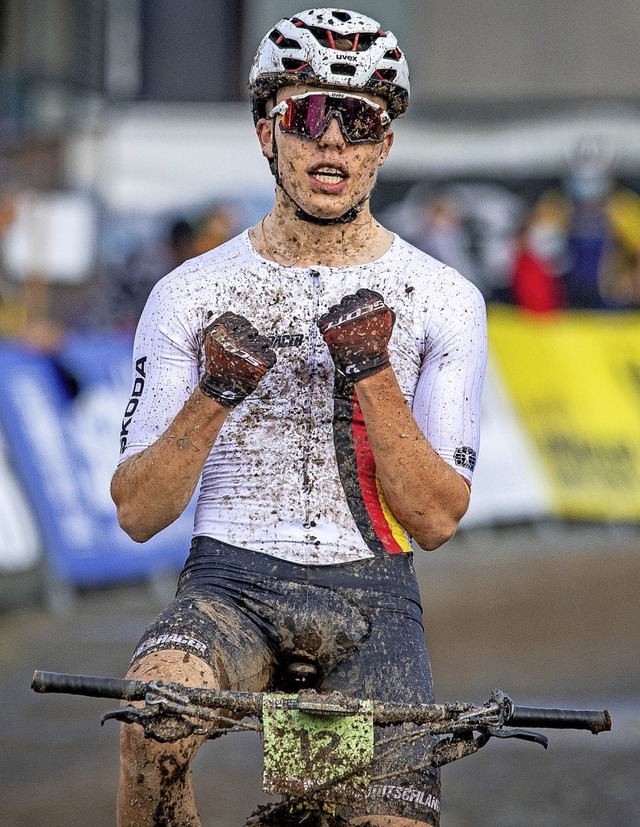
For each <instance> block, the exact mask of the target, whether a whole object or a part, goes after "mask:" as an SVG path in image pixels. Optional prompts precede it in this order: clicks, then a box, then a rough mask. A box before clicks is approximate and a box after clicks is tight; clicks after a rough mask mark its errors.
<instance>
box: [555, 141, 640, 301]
mask: <svg viewBox="0 0 640 827" xmlns="http://www.w3.org/2000/svg"><path fill="white" fill-rule="evenodd" d="M563 197H564V207H563V211H564V213H565V216H566V218H565V225H564V227H565V229H564V231H565V237H566V257H565V262H564V285H565V290H566V296H567V305H568V306H569V307H571V308H575V309H600V310H602V309H615V308H621V307H638V306H640V197H639V196H638V195H637V193H635V192H632V191H631V190H629V189H626V188H624V187H621V186H619V185H618V184H617V182H616V180H615V176H614V169H613V154H612V153H611V152H610V151H608V150H607V148H606V146H605V145H604V144H603V143H602V142H601V141H599V140H597V139H593V138H588V139H584V140H582V141H581V142H580V143H579V144H578V146H577V147H576V149H575V151H574V153H573V155H572V157H571V159H570V162H569V168H568V172H567V175H566V177H565V180H564V183H563ZM554 199H555V200H556V201H557V193H555V194H553V195H552V196H551V200H554ZM544 201H547V202H548V201H549V199H547V198H543V202H544Z"/></svg>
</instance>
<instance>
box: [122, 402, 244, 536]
mask: <svg viewBox="0 0 640 827" xmlns="http://www.w3.org/2000/svg"><path fill="white" fill-rule="evenodd" d="M229 412H230V411H229V408H225V407H223V406H222V405H219V404H218V403H217V402H215V401H214V400H213V399H210V398H209V397H207V396H205V394H203V393H202V391H201V390H200V388H196V390H195V391H194V392H193V394H192V395H191V397H190V398H189V399H188V400H187V402H186V403H185V404H184V406H183V408H182V409H181V411H180V412H179V413H178V414H177V416H176V417H175V419H174V420H173V421H172V423H171V424H170V426H169V427H168V428H167V430H166V431H165V433H164V434H163V435H162V436H161V437H159V438H158V440H157V441H156V442H154V443H153V445H150V446H149V447H148V448H146V449H145V450H144V451H142V452H141V453H139V454H136V455H135V456H132V457H130V458H129V459H127V460H125V462H123V463H122V465H120V466H119V468H118V469H117V471H116V473H115V474H114V477H113V480H112V483H111V496H112V497H113V500H114V502H115V504H116V508H117V512H118V521H119V523H120V525H121V526H122V528H123V529H124V530H125V531H126V532H127V534H128V535H129V536H130V537H131V538H132V539H133V540H136V541H137V542H144V541H145V540H148V539H149V538H150V537H153V536H154V535H155V534H157V533H158V532H159V531H161V530H162V529H163V528H166V527H167V526H168V525H170V524H171V523H172V522H173V521H174V520H176V519H177V518H178V517H179V516H180V514H182V512H183V511H184V509H185V508H186V506H187V505H188V503H189V500H190V499H191V497H192V495H193V492H194V491H195V489H196V486H197V484H198V481H199V479H200V475H201V474H202V469H203V468H204V464H205V462H206V459H207V457H208V456H209V453H210V451H211V448H212V447H213V445H214V443H215V441H216V438H217V436H218V434H219V433H220V429H221V428H222V426H223V424H224V422H225V420H226V418H227V416H228V415H229Z"/></svg>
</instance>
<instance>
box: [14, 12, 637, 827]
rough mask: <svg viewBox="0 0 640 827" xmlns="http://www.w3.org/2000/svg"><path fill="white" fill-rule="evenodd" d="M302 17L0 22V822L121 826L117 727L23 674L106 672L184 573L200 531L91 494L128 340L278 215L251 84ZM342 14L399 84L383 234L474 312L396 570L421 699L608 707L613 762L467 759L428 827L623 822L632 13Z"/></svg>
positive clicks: (213, 808)
mask: <svg viewBox="0 0 640 827" xmlns="http://www.w3.org/2000/svg"><path fill="white" fill-rule="evenodd" d="M345 2H346V0H345ZM303 5H304V4H302V3H301V2H300V0H0V624H2V629H3V632H4V634H0V640H1V641H2V643H1V645H0V665H1V666H2V673H3V685H2V687H0V692H1V693H2V696H3V703H2V704H1V708H0V717H1V716H4V717H2V721H1V723H0V729H1V730H2V732H3V739H2V744H3V749H0V764H1V766H0V784H2V785H3V791H2V795H0V823H2V825H7V826H8V827H14V825H15V827H22V825H26V824H28V825H29V827H40V825H42V827H44V825H46V827H57V826H58V825H65V827H76V825H77V826H78V827H80V825H82V826H83V827H84V825H86V824H89V823H90V824H93V825H96V827H101V825H103V824H104V825H105V827H106V825H109V824H111V823H112V813H113V806H114V805H113V796H114V794H115V772H116V760H115V753H116V751H117V745H116V740H117V736H116V735H115V730H114V736H113V739H112V740H111V741H109V740H108V736H106V735H105V738H103V739H99V738H98V737H97V734H96V733H97V731H96V717H97V713H96V708H95V707H94V706H92V707H91V708H90V709H89V708H88V707H87V711H86V715H85V716H84V718H82V717H81V714H80V712H81V710H80V706H79V703H78V699H73V701H70V703H69V705H68V706H66V710H67V712H66V713H61V712H60V706H58V702H59V701H60V700H61V699H60V698H56V699H48V700H51V704H49V705H45V704H44V702H43V699H42V698H40V697H32V696H33V693H30V692H28V689H27V687H28V685H29V680H30V675H31V673H32V670H33V669H34V668H40V667H42V668H53V669H61V670H67V671H72V672H79V673H84V674H113V675H117V674H121V673H123V672H124V671H125V669H126V660H127V658H128V657H129V655H130V652H131V651H132V648H133V646H134V643H135V641H136V640H137V639H138V637H139V634H140V632H141V630H142V628H143V627H144V625H146V622H147V620H148V619H150V617H151V616H152V615H153V614H155V611H156V608H157V605H158V604H159V603H161V602H162V600H164V598H165V597H166V593H167V591H166V590H167V581H168V582H170V583H171V588H172V587H173V584H174V583H175V573H176V572H177V571H179V570H180V568H181V566H182V563H183V560H184V557H185V554H186V551H187V548H188V544H189V537H190V534H191V526H192V520H193V510H192V508H191V506H190V507H189V508H188V509H187V511H186V512H185V514H184V515H183V517H182V518H180V519H179V520H178V521H176V523H174V524H173V525H172V526H170V527H169V528H167V529H166V530H165V531H164V532H161V534H160V535H158V536H157V537H154V538H153V539H152V540H151V541H149V542H148V543H144V544H142V545H140V544H135V543H133V542H132V541H130V540H129V538H128V537H127V536H126V535H125V534H124V532H122V531H121V530H120V528H119V526H118V525H117V521H116V518H115V509H114V506H113V503H112V501H111V498H110V495H109V483H110V479H111V475H112V473H113V469H114V466H115V463H116V462H117V453H118V443H119V431H120V427H121V424H120V423H121V421H122V414H123V411H124V410H125V407H126V406H127V400H129V395H130V392H131V376H130V361H131V340H132V336H133V332H134V329H135V326H136V322H137V320H138V318H139V316H140V313H141V311H142V308H143V306H144V303H145V300H146V298H147V296H148V295H149V292H150V291H151V289H152V288H153V286H154V284H155V283H156V282H157V281H158V280H159V279H160V278H162V277H163V276H164V275H165V274H166V273H168V272H169V271H170V270H172V269H173V268H174V267H175V266H177V265H178V264H180V263H181V262H183V261H185V260H186V259H188V258H190V257H192V256H195V255H198V254H199V253H201V252H204V251H206V250H209V249H211V248H212V247H215V246H216V245H219V244H221V243H223V242H224V241H225V240H226V239H228V238H230V237H231V236H233V235H234V234H236V233H238V232H240V231H241V230H242V229H244V228H245V227H248V226H250V225H252V224H255V223H256V222H258V221H259V220H260V218H261V217H262V216H263V215H264V214H265V213H266V212H267V211H268V210H269V208H270V206H271V203H272V200H273V179H272V177H271V175H270V173H269V170H268V167H267V164H266V162H265V161H264V159H263V158H262V156H261V154H260V151H259V146H258V142H257V140H256V137H255V134H254V132H253V124H252V119H251V115H250V112H249V106H248V97H247V90H246V80H247V75H248V71H249V66H250V63H251V58H252V55H253V53H254V51H255V49H256V46H257V44H258V42H259V40H260V38H261V37H262V35H263V34H264V32H266V31H267V30H268V29H269V28H270V27H272V26H273V25H274V24H275V23H276V22H277V21H278V20H280V19H281V18H282V17H285V16H290V15H292V14H294V13H295V12H298V11H300V7H301V6H303ZM347 5H348V6H349V5H352V6H353V7H355V9H356V10H357V11H360V12H362V13H364V14H368V15H370V16H372V17H374V18H375V19H377V20H380V21H381V23H382V25H383V26H384V27H385V28H388V29H391V30H392V31H393V32H394V33H395V34H396V35H397V36H398V39H399V42H400V44H401V46H402V48H403V50H404V51H405V52H406V54H407V58H408V62H409V65H410V68H411V81H412V90H411V105H410V108H409V112H408V113H407V115H406V116H405V117H403V118H401V119H399V120H398V121H397V122H396V123H395V124H394V130H395V133H396V141H395V144H394V147H393V150H392V152H391V154H390V156H389V159H388V161H387V163H385V165H384V167H382V168H381V170H380V175H379V180H378V185H377V187H376V190H375V192H374V195H373V201H372V209H373V212H374V214H375V216H376V217H377V218H379V220H380V221H381V222H382V223H383V224H385V225H386V226H388V227H389V228H390V229H392V230H394V231H397V232H398V233H399V234H400V235H402V236H403V237H404V238H406V239H407V240H409V241H411V242H412V243H414V244H415V245H417V246H418V247H420V248H421V249H423V250H425V251H426V252H427V253H430V254H431V255H433V256H435V257H436V258H437V259H439V260H441V261H443V262H445V263H446V264H448V265H451V266H453V267H455V268H456V269H458V270H459V271H460V272H461V273H462V274H463V275H465V276H466V277H467V278H469V279H470V280H471V281H473V282H474V283H475V284H476V285H477V286H478V288H479V289H480V290H481V291H482V293H483V295H484V296H485V298H486V300H487V304H488V310H489V313H488V316H489V367H488V372H487V381H486V384H485V393H484V397H483V409H482V448H481V454H480V460H479V462H478V468H477V471H476V474H475V476H474V491H473V497H472V500H471V507H470V510H469V512H468V513H467V514H466V515H465V518H464V520H463V523H462V525H461V529H460V531H459V532H458V535H457V536H456V538H454V540H453V541H452V542H451V543H449V544H447V546H446V547H445V548H444V549H442V550H441V551H440V552H438V554H436V555H416V565H417V566H418V573H419V576H420V579H421V588H422V590H423V593H424V596H425V601H424V602H425V607H426V620H427V621H428V623H429V625H430V627H431V630H430V633H429V634H430V640H431V644H430V645H431V653H432V661H433V664H434V674H435V675H436V676H437V680H436V686H437V687H439V688H438V692H439V693H440V698H441V699H445V698H446V699H448V700H451V699H453V698H454V697H460V696H462V695H463V694H466V692H467V691H468V692H469V693H470V694H473V693H476V692H477V693H478V698H479V697H482V696H483V693H484V692H485V691H486V690H487V689H489V690H490V689H491V688H492V687H493V686H497V685H502V683H503V681H505V682H506V685H505V686H504V688H505V689H507V690H510V691H513V693H514V697H515V698H517V699H518V700H519V701H520V702H523V703H526V702H530V703H534V705H537V704H540V705H547V704H548V703H549V701H550V699H553V698H557V704H558V705H566V704H567V703H568V704H569V705H572V704H573V703H574V702H575V701H576V698H584V699H585V701H584V703H585V705H587V706H588V705H590V704H595V705H596V706H595V707H594V708H600V704H602V705H603V706H609V708H610V709H612V707H611V704H612V703H613V704H616V706H615V708H614V709H613V711H614V722H615V723H614V729H615V732H614V733H612V734H611V735H612V738H614V739H616V740H614V741H611V742H609V741H601V739H604V738H605V737H606V736H604V735H603V736H600V737H599V738H598V739H597V742H598V743H597V744H596V745H595V746H593V745H591V746H590V744H589V743H585V742H584V741H583V740H580V742H579V746H578V741H577V740H576V741H575V742H574V741H573V740H570V741H568V742H567V743H566V745H565V748H564V749H562V748H560V749H559V750H555V749H554V750H553V751H552V750H549V753H550V755H549V756H548V757H547V756H545V757H544V759H540V760H544V762H545V763H544V764H542V763H537V760H538V759H537V757H536V756H534V757H532V758H531V759H529V758H527V762H526V763H523V757H524V755H525V753H524V751H523V752H522V753H520V752H519V751H516V750H515V749H513V748H510V746H509V745H507V746H506V747H505V749H504V751H503V749H502V747H500V748H496V750H495V752H494V753H493V758H492V757H491V756H492V753H489V755H487V756H486V757H485V758H482V759H480V761H479V762H476V763H473V762H474V761H476V759H473V758H472V759H469V761H470V762H471V763H470V766H469V768H468V775H457V776H456V778H457V779H458V780H457V782H456V783H451V784H449V786H448V792H447V796H446V799H445V801H446V802H448V803H445V813H444V816H443V827H467V825H471V824H473V825H474V827H485V825H491V827H501V825H503V827H515V825H517V824H539V823H540V824H542V823H544V824H547V825H549V827H565V825H572V824H578V823H579V824H581V825H585V827H605V825H606V827H609V825H611V824H615V825H617V827H618V825H619V827H632V825H633V827H635V825H637V823H638V812H640V801H639V799H638V795H639V787H638V784H637V778H638V774H639V772H640V751H639V750H638V744H640V733H639V732H638V720H639V719H640V718H639V716H638V700H637V698H638V693H637V687H638V676H639V675H640V661H639V655H638V647H637V645H636V646H633V645H630V642H631V641H633V640H637V639H638V625H639V617H640V616H639V615H638V612H637V608H636V606H637V592H638V587H639V586H638V584H640V556H639V555H638V553H637V552H638V537H639V533H638V526H639V525H640V312H639V311H640V93H639V87H638V77H639V76H640V50H639V49H638V43H640V6H639V5H638V3H636V2H629V0H610V2H608V3H603V2H601V0H573V2H571V3H558V2H557V0H537V2H536V3H531V2H528V3H525V2H522V0H490V2H484V3H479V2H474V0H446V2H445V0H395V2H393V3H389V2H388V0H353V3H352V2H351V0H349V2H348V3H347ZM129 404H135V400H134V401H133V402H131V401H130V402H129ZM105 587H108V588H107V590H106V591H105ZM149 587H150V588H149ZM129 589H131V590H129ZM161 598H162V600H161ZM34 603H35V604H36V607H37V608H36V609H32V607H33V605H34ZM73 606H75V607H76V614H75V615H74V614H73V613H71V617H70V619H68V620H67V622H64V621H63V620H62V619H61V618H62V616H63V613H61V612H60V611H59V610H60V609H69V608H70V607H73ZM5 609H17V611H12V612H5V611H4V610H5ZM30 609H32V610H30ZM52 609H53V610H56V612H52V611H50V610H52ZM67 617H68V615H67ZM68 700H70V699H68ZM105 729H107V728H105ZM588 737H590V736H588ZM43 738H46V744H47V749H44V748H43V744H44V741H43ZM221 741H226V739H221ZM609 743H611V746H610V747H609V748H608V749H604V750H603V749H602V748H601V746H602V744H604V745H605V746H607V745H608V744H609ZM556 744H557V741H556V739H555V737H554V747H555V745H556ZM524 749H525V747H523V750H524ZM527 749H529V748H528V747H527ZM534 749H535V748H534ZM488 750H491V747H489V748H488ZM507 750H509V751H507ZM552 752H553V753H554V755H555V756H556V757H555V759H554V758H553V757H552V755H551V753H552ZM249 753H250V750H249V751H247V752H246V753H244V754H241V753H240V752H239V751H236V750H235V747H234V748H233V750H231V751H230V753H229V762H230V763H229V770H228V774H227V775H223V782H224V783H223V785H222V786H223V789H222V790H220V789H218V788H214V787H213V786H212V782H211V778H212V777H213V776H214V775H217V774H219V771H220V766H221V765H220V763H217V764H216V767H215V771H214V769H211V770H209V768H208V765H203V768H204V769H203V773H202V778H203V779H205V776H206V779H205V780H203V783H204V784H206V787H205V789H206V790H207V791H208V793H207V795H206V796H203V805H204V807H205V812H204V813H203V823H206V824H207V825H212V827H228V825H229V824H232V823H240V818H239V817H237V818H235V817H234V818H232V817H231V815H230V812H231V810H233V808H235V809H236V810H237V809H238V807H239V806H240V805H242V806H244V805H245V804H246V805H247V806H249V802H248V801H240V800H239V799H238V796H237V790H238V789H241V788H242V789H244V787H245V783H248V782H247V778H248V777H249V776H250V775H251V777H253V776H255V777H256V778H257V777H258V775H259V770H258V769H257V768H256V767H253V766H251V767H249V766H248V764H247V763H246V762H248V761H249V760H250V755H249ZM500 754H501V755H503V756H505V758H504V763H496V761H498V760H499V759H498V758H496V756H499V755H500ZM526 755H527V756H528V755H529V753H528V752H527V753H526ZM516 759H518V760H516ZM216 760H217V759H216ZM554 760H555V762H556V763H553V761H554ZM243 761H245V764H243V763H242V762H243ZM529 761H530V762H531V763H529ZM460 763H461V764H463V765H464V764H465V762H460ZM222 766H223V767H224V766H226V765H225V764H224V762H223V764H222ZM543 766H544V767H546V768H547V769H546V772H545V773H543V772H542V767H543ZM483 768H485V769H484V773H483ZM249 769H251V773H249ZM254 770H255V772H254ZM455 772H457V770H455ZM461 772H463V773H466V772H467V767H466V766H464V767H463V769H462V771H461ZM448 777H451V776H448ZM532 779H535V783H532ZM225 795H226V798H225ZM231 797H233V801H230V798H231ZM70 801H73V803H74V804H73V807H71V808H70V807H69V802H70ZM220 801H222V802H223V805H224V806H223V807H222V815H220V812H219V811H220V806H219V802H220ZM225 802H226V803H225ZM225 807H228V808H230V809H228V810H225ZM207 808H208V809H207ZM207 813H209V815H208V816H207ZM214 814H215V815H214Z"/></svg>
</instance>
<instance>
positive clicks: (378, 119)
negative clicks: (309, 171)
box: [267, 92, 391, 144]
mask: <svg viewBox="0 0 640 827" xmlns="http://www.w3.org/2000/svg"><path fill="white" fill-rule="evenodd" d="M275 115H280V116H281V118H280V128H281V129H282V131H283V132H286V133H287V134H289V135H299V136H300V137H302V138H311V139H312V140H316V138H319V137H320V136H321V135H322V134H323V133H324V132H325V130H326V129H327V127H328V126H329V123H330V122H331V119H332V118H337V119H338V121H339V122H340V127H341V128H342V133H343V135H344V136H345V138H346V139H347V141H349V143H352V144H362V143H372V144H377V143H379V142H380V141H381V140H382V139H383V138H384V134H385V132H386V130H387V129H388V127H389V125H390V123H391V118H390V117H389V114H388V113H387V112H385V110H384V109H383V108H382V107H381V106H379V105H378V104H377V103H374V102H373V101H370V100H368V99H367V98H363V97H362V96H360V95H348V94H346V93H345V92H331V93H325V92H304V94H302V95H293V97H291V98H287V99H286V100H283V101H282V103H279V104H278V105H277V106H274V107H273V109H272V110H271V111H270V112H269V113H268V114H267V117H268V118H273V117H274V116H275Z"/></svg>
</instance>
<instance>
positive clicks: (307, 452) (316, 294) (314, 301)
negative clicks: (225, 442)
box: [302, 270, 320, 529]
mask: <svg viewBox="0 0 640 827" xmlns="http://www.w3.org/2000/svg"><path fill="white" fill-rule="evenodd" d="M309 275H310V277H311V328H310V331H309V361H308V370H309V388H308V393H307V410H306V412H305V413H306V417H305V420H306V434H305V438H304V442H303V445H302V496H303V510H304V514H303V518H302V525H303V527H304V528H307V529H308V528H312V527H313V526H312V525H311V478H310V474H309V463H310V461H311V441H312V440H313V436H314V424H315V418H314V390H315V384H316V382H315V378H316V368H317V359H316V343H317V341H318V325H317V321H318V316H319V307H320V273H319V272H318V270H309Z"/></svg>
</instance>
